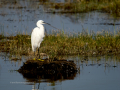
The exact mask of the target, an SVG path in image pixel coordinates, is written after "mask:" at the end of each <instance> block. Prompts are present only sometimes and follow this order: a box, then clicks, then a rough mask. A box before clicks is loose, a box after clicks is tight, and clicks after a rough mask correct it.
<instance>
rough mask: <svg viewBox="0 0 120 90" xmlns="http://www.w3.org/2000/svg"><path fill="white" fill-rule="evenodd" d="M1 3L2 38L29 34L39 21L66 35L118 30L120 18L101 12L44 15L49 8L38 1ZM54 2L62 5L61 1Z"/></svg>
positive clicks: (48, 31)
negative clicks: (84, 31)
mask: <svg viewBox="0 0 120 90" xmlns="http://www.w3.org/2000/svg"><path fill="white" fill-rule="evenodd" d="M2 1H4V0H1V1H0V5H1V6H0V21H1V22H0V33H4V34H5V35H16V34H18V33H28V34H30V33H31V31H32V29H33V28H34V27H36V22H37V21H38V20H40V19H42V20H44V21H45V22H47V23H50V24H51V25H53V26H55V27H57V28H58V29H60V30H63V31H65V32H67V33H78V32H81V31H82V30H87V31H88V32H90V31H94V32H97V31H102V30H107V31H111V32H114V31H117V30H119V29H120V19H118V18H113V17H112V16H111V15H110V14H107V13H104V12H97V11H94V12H89V13H76V14H72V13H66V14H60V13H55V14H53V13H46V12H47V11H49V10H50V9H49V8H46V6H41V5H40V2H39V0H36V1H32V0H20V1H18V0H17V2H16V3H12V2H9V3H5V4H3V3H2ZM13 1H15V0H13ZM56 1H57V2H64V0H56ZM45 28H46V31H47V33H50V31H52V30H55V29H54V28H52V27H51V26H48V25H45Z"/></svg>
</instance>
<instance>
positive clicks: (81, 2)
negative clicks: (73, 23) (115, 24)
mask: <svg viewBox="0 0 120 90" xmlns="http://www.w3.org/2000/svg"><path fill="white" fill-rule="evenodd" d="M44 5H45V6H47V7H48V8H51V10H52V11H53V12H54V13H81V12H89V11H94V10H101V11H105V12H108V13H111V14H113V15H114V16H120V0H73V2H69V0H68V2H65V3H54V2H45V3H44ZM51 10H48V11H47V12H51Z"/></svg>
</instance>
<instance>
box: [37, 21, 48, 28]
mask: <svg viewBox="0 0 120 90" xmlns="http://www.w3.org/2000/svg"><path fill="white" fill-rule="evenodd" d="M42 24H48V25H50V24H49V23H46V22H44V21H43V20H39V21H38V22H37V23H36V25H37V26H38V27H39V26H40V25H42Z"/></svg>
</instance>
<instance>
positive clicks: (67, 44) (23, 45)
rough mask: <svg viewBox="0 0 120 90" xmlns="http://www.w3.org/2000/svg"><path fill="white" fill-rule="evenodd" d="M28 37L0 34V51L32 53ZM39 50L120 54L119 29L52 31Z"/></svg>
mask: <svg viewBox="0 0 120 90" xmlns="http://www.w3.org/2000/svg"><path fill="white" fill-rule="evenodd" d="M1 37H2V38H1ZM30 38H31V37H30V35H23V34H18V35H16V36H9V37H5V36H2V35H0V51H1V52H7V53H10V55H19V56H22V55H27V56H28V55H34V53H33V52H32V49H31V40H30ZM40 52H41V53H46V54H48V55H49V56H50V57H55V56H56V55H85V56H93V55H95V56H97V55H116V54H120V31H118V32H116V34H113V33H110V32H106V31H103V32H99V33H96V34H95V33H93V32H91V33H88V32H86V31H83V32H81V33H79V34H76V35H73V34H65V33H64V32H61V31H58V32H55V31H53V33H52V34H50V35H46V36H45V37H44V40H43V42H42V43H41V47H40ZM36 53H37V52H36Z"/></svg>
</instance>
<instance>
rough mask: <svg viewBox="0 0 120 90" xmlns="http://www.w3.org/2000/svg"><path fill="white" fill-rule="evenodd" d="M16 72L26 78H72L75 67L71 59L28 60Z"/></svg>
mask: <svg viewBox="0 0 120 90" xmlns="http://www.w3.org/2000/svg"><path fill="white" fill-rule="evenodd" d="M18 72H19V73H21V74H22V75H23V76H24V77H25V78H27V79H29V78H34V79H38V78H41V79H51V80H58V79H73V78H74V77H75V75H76V73H77V68H76V64H75V63H74V62H73V61H67V60H55V61H52V62H48V61H44V62H41V61H38V60H28V61H27V62H25V63H24V65H23V66H22V67H21V68H20V69H19V70H18Z"/></svg>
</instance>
